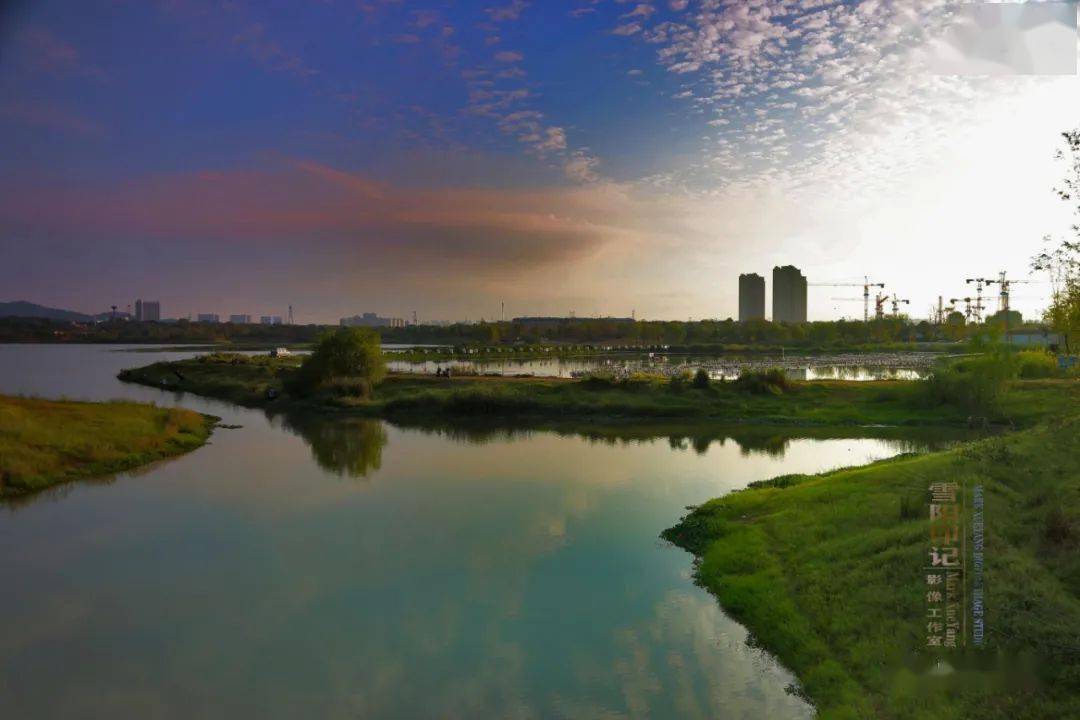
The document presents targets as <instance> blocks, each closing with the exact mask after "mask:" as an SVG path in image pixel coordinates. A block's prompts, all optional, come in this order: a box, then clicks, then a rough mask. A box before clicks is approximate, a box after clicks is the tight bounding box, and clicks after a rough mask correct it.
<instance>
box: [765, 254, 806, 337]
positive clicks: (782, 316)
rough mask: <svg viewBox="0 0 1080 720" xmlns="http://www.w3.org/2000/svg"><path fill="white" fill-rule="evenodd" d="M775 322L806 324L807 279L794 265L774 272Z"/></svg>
mask: <svg viewBox="0 0 1080 720" xmlns="http://www.w3.org/2000/svg"><path fill="white" fill-rule="evenodd" d="M772 319H773V322H790V323H801V322H806V278H805V277H803V274H802V273H801V272H799V268H797V267H795V266H794V265H785V266H783V267H774V268H773V271H772Z"/></svg>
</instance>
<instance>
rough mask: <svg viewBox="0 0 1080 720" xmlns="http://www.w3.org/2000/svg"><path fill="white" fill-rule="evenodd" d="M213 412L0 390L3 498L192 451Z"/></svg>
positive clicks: (0, 490)
mask: <svg viewBox="0 0 1080 720" xmlns="http://www.w3.org/2000/svg"><path fill="white" fill-rule="evenodd" d="M215 420H216V418H209V417H207V416H204V415H200V414H199V413H196V412H192V411H191V410H183V409H170V408H158V407H155V406H153V405H141V404H138V403H130V402H108V403H86V402H68V401H57V400H40V399H36V398H22V397H9V396H4V395H0V497H12V496H16V495H24V494H27V493H31V492H35V491H37V490H41V489H43V488H47V487H49V486H52V485H56V484H59V483H63V482H67V481H69V480H75V479H78V478H88V477H95V476H99V475H107V474H110V473H115V472H120V471H124V470H131V469H132V468H135V467H138V466H140V465H144V464H146V463H149V462H153V461H155V460H160V459H162V458H167V457H171V456H174V455H179V454H181V453H185V452H188V451H190V450H194V449H195V448H197V447H199V446H200V445H202V444H203V443H205V442H206V439H207V438H208V437H209V436H210V432H211V428H212V426H213V423H214V421H215Z"/></svg>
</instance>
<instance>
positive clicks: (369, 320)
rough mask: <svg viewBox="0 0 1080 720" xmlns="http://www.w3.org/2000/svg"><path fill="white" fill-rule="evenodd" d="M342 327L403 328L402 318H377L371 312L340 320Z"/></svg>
mask: <svg viewBox="0 0 1080 720" xmlns="http://www.w3.org/2000/svg"><path fill="white" fill-rule="evenodd" d="M341 325H342V327H395V328H396V327H405V319H404V318H386V317H379V316H378V315H376V314H375V313H373V312H366V313H364V314H363V315H353V316H352V317H343V318H341Z"/></svg>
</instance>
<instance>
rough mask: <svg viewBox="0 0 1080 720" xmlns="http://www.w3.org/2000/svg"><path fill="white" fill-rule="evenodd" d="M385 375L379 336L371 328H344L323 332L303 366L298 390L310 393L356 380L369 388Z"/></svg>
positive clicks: (298, 378) (299, 376) (298, 379)
mask: <svg viewBox="0 0 1080 720" xmlns="http://www.w3.org/2000/svg"><path fill="white" fill-rule="evenodd" d="M385 376H386V361H385V360H384V359H383V354H382V347H381V346H380V344H379V334H378V333H376V332H375V331H374V330H370V329H368V328H357V327H342V328H338V329H337V330H332V331H330V332H327V333H324V334H323V335H321V336H319V339H318V340H316V342H315V348H314V349H313V350H312V351H311V355H309V356H308V357H307V358H306V359H305V360H304V364H303V365H301V366H300V370H299V373H298V377H297V381H298V382H297V385H298V389H299V390H301V392H311V391H312V390H315V389H316V388H318V387H319V386H320V385H323V384H324V383H326V382H328V381H330V380H333V379H335V378H345V377H347V378H355V379H359V380H361V381H364V382H366V383H367V384H368V386H369V387H373V386H375V385H376V384H378V383H379V382H380V381H381V380H382V379H383V378H384V377H385Z"/></svg>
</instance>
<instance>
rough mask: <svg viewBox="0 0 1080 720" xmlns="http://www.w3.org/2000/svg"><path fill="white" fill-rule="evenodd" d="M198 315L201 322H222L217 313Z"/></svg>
mask: <svg viewBox="0 0 1080 720" xmlns="http://www.w3.org/2000/svg"><path fill="white" fill-rule="evenodd" d="M197 317H198V320H199V322H204V323H216V322H221V318H220V317H218V316H217V313H199V314H198V316H197Z"/></svg>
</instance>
